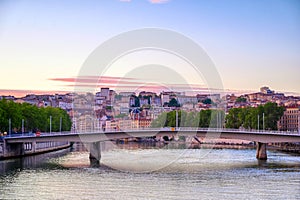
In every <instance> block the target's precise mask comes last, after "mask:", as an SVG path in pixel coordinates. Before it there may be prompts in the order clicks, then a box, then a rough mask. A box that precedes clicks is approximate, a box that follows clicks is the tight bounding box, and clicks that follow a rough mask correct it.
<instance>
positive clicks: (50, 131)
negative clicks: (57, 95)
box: [50, 115, 52, 134]
mask: <svg viewBox="0 0 300 200" xmlns="http://www.w3.org/2000/svg"><path fill="white" fill-rule="evenodd" d="M51 130H52V116H51V115H50V134H51Z"/></svg>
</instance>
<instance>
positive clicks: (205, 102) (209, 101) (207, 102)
mask: <svg viewBox="0 0 300 200" xmlns="http://www.w3.org/2000/svg"><path fill="white" fill-rule="evenodd" d="M202 103H204V104H212V103H213V102H212V100H211V99H210V98H207V99H204V100H203V101H202Z"/></svg>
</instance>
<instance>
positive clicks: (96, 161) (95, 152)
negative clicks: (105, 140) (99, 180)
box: [89, 142, 101, 167]
mask: <svg viewBox="0 0 300 200" xmlns="http://www.w3.org/2000/svg"><path fill="white" fill-rule="evenodd" d="M89 146H90V164H91V166H92V167H98V166H99V165H100V159H101V148H100V142H93V143H90V145H89Z"/></svg>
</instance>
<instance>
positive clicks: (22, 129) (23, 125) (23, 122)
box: [22, 119, 24, 134]
mask: <svg viewBox="0 0 300 200" xmlns="http://www.w3.org/2000/svg"><path fill="white" fill-rule="evenodd" d="M23 133H24V119H22V134H23Z"/></svg>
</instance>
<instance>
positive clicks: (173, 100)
mask: <svg viewBox="0 0 300 200" xmlns="http://www.w3.org/2000/svg"><path fill="white" fill-rule="evenodd" d="M168 107H180V104H179V103H178V101H177V100H176V99H175V98H172V99H171V100H170V101H169V103H168Z"/></svg>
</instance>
